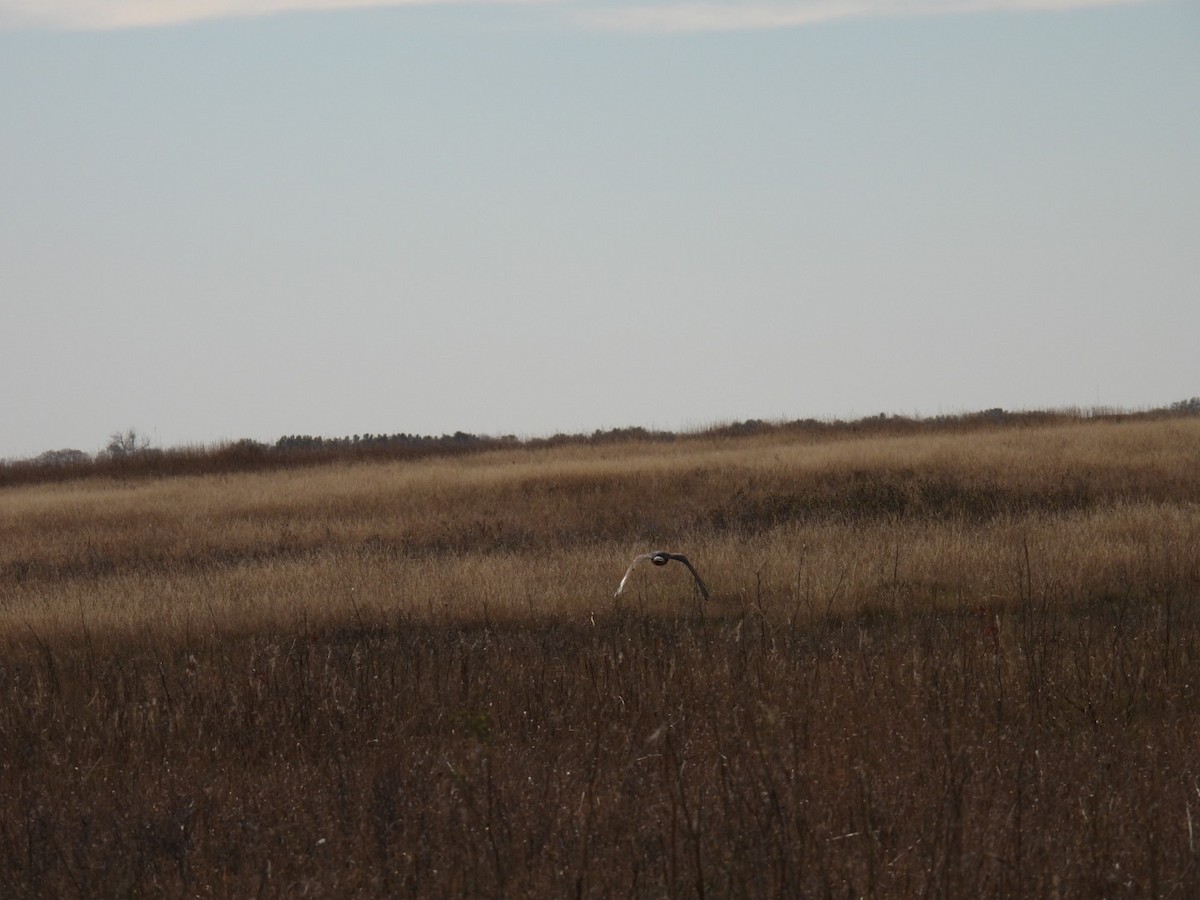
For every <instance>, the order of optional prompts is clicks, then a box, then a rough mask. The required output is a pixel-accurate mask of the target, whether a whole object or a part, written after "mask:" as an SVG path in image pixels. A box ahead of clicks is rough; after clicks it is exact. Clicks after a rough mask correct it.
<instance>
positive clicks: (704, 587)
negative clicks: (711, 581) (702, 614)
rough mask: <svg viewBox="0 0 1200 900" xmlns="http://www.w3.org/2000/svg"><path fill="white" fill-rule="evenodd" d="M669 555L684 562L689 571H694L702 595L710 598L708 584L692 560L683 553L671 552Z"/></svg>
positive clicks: (693, 575)
mask: <svg viewBox="0 0 1200 900" xmlns="http://www.w3.org/2000/svg"><path fill="white" fill-rule="evenodd" d="M667 555H668V556H669V557H670V558H671V559H674V560H678V561H679V562H681V563H683V564H684V565H685V566H687V567H688V571H689V572H691V573H692V577H693V578H695V579H696V584H697V585H699V587H700V594H701V596H703V597H704V599H705V600H707V599H708V585H707V584H705V583H704V579H703V578H701V577H700V573H699V572H697V571H696V567H695V566H693V565H692V563H691V561H690V560H689V559H688V558H687V557H686V556H684V555H683V554H682V553H669V554H667Z"/></svg>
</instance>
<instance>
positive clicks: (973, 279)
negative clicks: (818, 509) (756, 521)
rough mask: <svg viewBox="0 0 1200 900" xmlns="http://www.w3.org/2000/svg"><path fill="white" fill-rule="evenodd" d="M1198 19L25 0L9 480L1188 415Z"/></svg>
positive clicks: (3, 373) (2, 101) (0, 42)
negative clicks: (257, 455) (483, 440)
mask: <svg viewBox="0 0 1200 900" xmlns="http://www.w3.org/2000/svg"><path fill="white" fill-rule="evenodd" d="M1198 348H1200V2H1196V0H1186V2H1179V0H1143V2H1137V0H1131V2H1113V0H773V2H761V3H729V2H705V3H693V2H686V0H685V2H648V0H617V2H603V0H525V2H504V0H493V2H474V3H463V2H456V0H441V2H427V3H420V2H388V0H374V2H370V0H362V2H355V0H93V2H88V0H0V458H10V459H15V458H25V457H30V456H35V455H37V454H38V453H40V452H42V451H45V450H50V449H61V448H75V449H81V450H84V451H86V452H89V453H91V452H95V451H97V450H99V449H101V448H102V447H103V446H104V445H105V444H106V443H107V439H108V436H109V435H110V434H112V433H113V432H116V431H121V430H125V429H128V428H134V429H136V430H137V431H138V432H140V433H142V434H143V435H145V436H147V437H149V438H150V439H151V440H152V441H153V443H154V444H155V445H156V446H161V447H171V446H181V445H194V444H215V443H220V442H223V441H230V440H237V439H241V438H252V439H256V440H262V441H267V442H273V441H274V440H275V439H277V438H278V437H280V436H282V435H289V434H312V435H325V436H341V435H352V434H362V433H375V434H379V433H396V432H406V433H419V434H435V435H436V434H443V433H453V432H455V431H466V432H471V433H475V434H484V435H509V434H512V435H517V436H520V437H528V436H537V435H546V434H553V433H557V432H569V433H576V432H590V431H592V430H595V429H608V428H616V427H628V426H642V427H647V428H662V429H672V430H675V429H695V428H704V427H708V426H711V425H714V424H719V423H725V422H731V421H740V420H743V419H748V418H759V419H769V420H775V419H797V418H809V417H812V418H858V417H861V416H868V415H875V414H878V413H887V414H896V415H908V416H913V415H915V416H935V415H941V414H956V413H961V412H970V411H976V410H981V409H989V408H993V407H1003V408H1005V409H1012V410H1022V409H1046V408H1061V407H1078V408H1084V409H1090V408H1093V407H1117V408H1122V409H1143V408H1147V407H1156V406H1163V405H1168V404H1170V403H1172V402H1174V401H1178V400H1183V399H1187V398H1190V397H1194V396H1197V395H1200V349H1198Z"/></svg>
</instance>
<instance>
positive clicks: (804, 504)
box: [0, 419, 1200, 638]
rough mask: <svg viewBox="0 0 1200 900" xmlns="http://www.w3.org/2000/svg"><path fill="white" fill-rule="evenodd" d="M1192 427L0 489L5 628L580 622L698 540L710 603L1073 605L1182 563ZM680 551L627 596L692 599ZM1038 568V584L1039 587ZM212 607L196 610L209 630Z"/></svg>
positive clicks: (570, 450)
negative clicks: (1020, 587) (667, 553)
mask: <svg viewBox="0 0 1200 900" xmlns="http://www.w3.org/2000/svg"><path fill="white" fill-rule="evenodd" d="M1197 448H1200V422H1198V421H1197V420H1195V419H1179V420H1168V421H1157V422H1135V423H1126V424H1112V423H1092V424H1086V423H1076V424H1070V425H1065V426H1055V427H1047V428H1040V429H997V430H992V431H979V432H974V433H967V434H960V435H933V436H928V437H917V436H906V437H896V438H886V437H871V438H867V439H860V440H855V439H840V440H834V441H824V442H822V441H813V440H794V439H788V438H787V437H786V436H780V435H770V436H759V437H751V438H743V439H724V440H713V441H709V442H700V443H698V442H687V443H680V444H669V443H668V444H652V445H646V444H628V445H620V446H609V447H600V448H588V447H563V448H557V449H552V450H539V451H520V450H512V451H500V452H496V453H489V454H482V455H478V456H471V457H463V458H457V459H452V460H424V461H418V462H411V463H390V464H360V465H346V466H336V467H330V468H323V469H313V470H306V471H297V470H292V471H284V472H274V473H268V474H242V475H224V476H213V477H180V478H174V479H164V480H159V481H138V482H129V483H120V482H112V481H84V482H78V483H74V484H67V485H48V486H40V487H27V488H16V489H12V490H9V491H6V492H4V493H3V494H0V573H2V577H3V581H2V582H0V583H2V584H3V585H4V600H3V602H2V604H0V636H7V637H9V638H12V637H17V638H20V637H21V636H22V635H24V634H27V633H28V632H29V631H30V630H32V631H33V632H35V633H37V634H39V635H51V634H68V633H70V632H72V631H73V630H78V629H79V628H81V627H87V628H90V629H92V631H93V634H95V633H121V632H126V633H141V632H144V631H145V630H146V629H147V628H150V629H151V630H152V631H154V632H155V633H156V634H160V635H161V634H165V633H173V632H179V631H180V630H185V631H186V630H187V629H188V628H192V629H194V628H197V627H205V628H208V627H215V628H218V629H220V630H228V631H231V632H246V631H254V630H256V629H258V628H261V627H264V626H267V625H271V626H275V627H284V626H288V627H290V626H294V625H296V624H297V623H298V622H300V621H310V622H312V621H320V622H331V621H337V620H342V621H356V622H361V621H368V620H369V621H392V620H395V619H396V618H397V617H398V616H399V617H402V618H406V619H412V618H413V617H416V618H423V619H426V620H432V619H437V618H441V617H445V616H449V617H452V618H454V619H457V620H466V619H471V618H474V617H479V616H481V615H484V614H486V615H489V616H492V617H496V616H500V617H504V618H510V619H511V618H513V617H517V618H519V617H521V616H523V615H527V614H529V613H534V614H537V615H541V616H545V615H553V616H566V617H578V618H586V617H588V616H590V615H591V614H593V613H596V612H604V611H607V610H610V609H611V608H612V606H613V602H612V599H611V593H612V590H613V589H614V588H615V585H616V582H617V581H618V580H619V578H620V575H621V574H622V572H623V571H624V566H625V564H626V563H627V561H628V560H629V559H630V558H631V557H632V556H633V555H634V554H635V553H637V552H642V551H644V550H646V549H649V548H654V547H657V546H659V545H664V546H668V547H669V548H673V549H681V550H684V551H686V552H688V553H689V554H691V555H692V557H693V559H694V560H695V561H696V563H697V564H698V565H699V566H700V567H701V569H702V572H703V574H704V576H705V578H706V579H707V580H708V581H709V582H710V584H711V585H712V586H713V587H714V589H715V590H716V593H717V597H718V601H719V602H718V603H716V604H713V606H714V607H715V608H717V609H720V610H723V611H728V609H729V608H738V604H748V603H753V604H754V605H755V606H754V608H755V609H756V610H757V611H759V612H761V613H762V614H764V615H768V616H770V617H773V618H779V617H788V618H789V619H790V618H793V617H795V616H796V615H797V614H798V613H800V614H803V615H806V616H811V615H813V614H815V613H817V612H820V613H823V614H827V613H830V612H837V613H839V614H845V613H848V612H852V611H854V610H856V609H858V608H861V607H862V606H863V605H867V604H871V603H881V602H885V601H886V602H888V603H890V604H893V605H895V604H912V603H923V602H927V601H935V600H936V601H938V602H939V603H942V604H946V603H968V604H969V603H985V602H986V603H994V602H998V601H1015V600H1018V599H1020V596H1021V595H1020V594H1018V593H1016V592H1015V591H1014V585H1015V584H1016V583H1017V581H1018V580H1019V577H1022V576H1021V573H1022V572H1023V571H1024V568H1025V566H1026V565H1027V560H1026V555H1027V553H1028V557H1029V558H1028V564H1029V565H1031V566H1033V567H1034V569H1035V570H1036V574H1037V577H1039V578H1041V579H1045V580H1047V581H1048V582H1052V587H1053V589H1054V590H1055V591H1056V592H1057V593H1058V594H1059V595H1060V596H1061V597H1062V598H1064V599H1073V598H1080V597H1084V596H1088V595H1091V594H1095V593H1097V592H1101V593H1102V592H1105V591H1109V592H1111V591H1119V590H1128V589H1131V588H1132V587H1135V586H1139V585H1148V584H1152V583H1160V586H1161V587H1163V588H1164V589H1165V588H1166V586H1167V585H1186V584H1188V583H1189V579H1191V578H1193V577H1194V575H1195V572H1196V569H1195V562H1194V556H1195V554H1194V552H1193V550H1192V548H1194V547H1195V546H1197V536H1198V535H1197V532H1198V530H1200V513H1198V512H1197V510H1198V509H1200V507H1198V506H1197V500H1198V499H1200V457H1198V453H1200V451H1198V450H1197ZM688 585H689V582H688V579H687V577H686V573H685V572H682V570H680V571H676V570H675V567H669V568H667V569H665V570H662V571H658V570H650V571H647V572H644V573H643V572H638V573H637V577H636V578H635V580H634V582H633V590H632V592H631V593H630V595H629V597H628V599H627V603H635V604H636V603H639V602H649V603H652V604H660V605H664V606H666V607H668V608H669V607H670V606H671V605H680V604H685V601H688V600H689V598H690V597H691V593H690V590H689V587H688ZM1049 586H1051V585H1049V584H1048V587H1049ZM201 623H203V624H201Z"/></svg>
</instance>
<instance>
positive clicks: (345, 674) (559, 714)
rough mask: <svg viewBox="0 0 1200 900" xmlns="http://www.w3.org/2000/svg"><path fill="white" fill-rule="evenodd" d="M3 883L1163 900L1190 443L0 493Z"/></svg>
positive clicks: (609, 463) (515, 458)
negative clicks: (636, 562)
mask: <svg viewBox="0 0 1200 900" xmlns="http://www.w3.org/2000/svg"><path fill="white" fill-rule="evenodd" d="M652 549H668V550H676V551H680V552H684V553H686V554H687V555H688V556H689V558H690V559H691V560H692V561H693V562H694V563H695V564H696V566H697V568H698V569H699V571H700V573H701V574H702V575H703V577H704V579H705V581H706V582H707V583H708V584H709V586H710V587H711V588H712V591H713V597H712V599H711V600H709V601H707V602H705V601H703V600H702V599H701V598H700V597H699V595H698V593H697V592H696V590H695V588H694V585H693V582H692V580H691V576H690V575H689V574H688V572H687V570H686V569H684V568H683V567H681V566H679V565H678V564H671V565H668V566H666V567H664V568H662V569H658V568H654V567H651V566H648V565H647V566H643V567H641V568H639V569H637V570H636V571H635V572H634V575H633V576H632V577H631V584H630V586H629V587H628V588H627V590H626V591H625V593H624V594H623V595H622V596H621V597H620V598H615V597H614V596H613V592H614V590H615V588H616V586H617V583H618V581H619V580H620V578H621V576H622V574H623V573H624V571H625V568H626V566H627V565H628V563H629V561H630V560H631V559H632V558H633V557H634V556H635V555H636V554H639V553H642V552H645V551H647V550H652ZM0 885H5V886H6V887H5V889H4V892H3V896H6V897H7V896H11V897H66V896H86V897H97V896H181V897H182V896H187V897H192V896H195V897H248V896H262V897H294V896H301V895H304V896H318V897H355V896H363V897H366V896H413V897H461V896H489V897H496V896H546V897H558V896H573V897H585V896H586V897H614V896H621V897H626V896H631V897H633V896H641V897H677V896H697V897H714V896H719V897H744V896H796V897H813V896H821V897H860V896H862V897H865V896H872V897H913V896H921V897H948V898H951V897H1016V896H1037V897H1049V896H1062V897H1084V896H1089V897H1090V896H1098V897H1100V896H1103V897H1118V896H1131V897H1196V896H1200V417H1196V416H1183V415H1181V416H1173V417H1172V416H1163V417H1158V418H1154V419H1143V418H1136V417H1131V418H1129V419H1121V418H1119V417H1117V418H1109V419H1106V420H1103V421H1091V420H1087V419H1078V420H1070V421H1056V422H1051V423H1047V424H1040V425H1029V424H1007V425H1005V424H992V425H987V424H980V425H978V427H973V428H964V429H954V430H944V429H943V430H939V429H934V428H930V429H929V430H927V431H924V430H919V429H918V430H916V431H910V432H906V433H903V434H887V433H872V432H865V433H861V434H854V433H845V434H824V433H815V434H803V433H793V432H785V431H767V432H765V433H759V434H750V435H744V436H737V435H719V436H718V435H694V436H690V437H686V438H683V439H680V440H676V441H669V442H647V441H636V440H631V441H627V442H614V443H607V444H603V445H562V446H540V447H524V446H513V447H507V448H501V449H495V450H490V451H487V452H480V453H470V454H459V455H455V456H453V457H446V458H441V457H436V456H433V457H429V458H423V459H412V460H405V461H396V462H386V461H373V462H360V463H353V464H351V463H344V464H330V465H325V466H319V467H310V468H293V469H284V470H278V471H257V472H243V473H237V472H232V473H223V474H213V475H187V476H179V477H154V478H130V479H121V478H113V477H93V478H82V479H77V480H69V481H62V482H58V483H43V484H27V485H16V486H11V487H6V488H4V489H2V490H0Z"/></svg>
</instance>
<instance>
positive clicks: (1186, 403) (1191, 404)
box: [1171, 397, 1200, 413]
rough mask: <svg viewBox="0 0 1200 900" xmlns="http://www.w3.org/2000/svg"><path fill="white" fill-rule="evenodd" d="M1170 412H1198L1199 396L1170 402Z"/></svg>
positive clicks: (1199, 405) (1199, 410) (1199, 411)
mask: <svg viewBox="0 0 1200 900" xmlns="http://www.w3.org/2000/svg"><path fill="white" fill-rule="evenodd" d="M1171 411H1172V412H1184V413H1200V397H1193V398H1192V399H1190V400H1178V401H1176V402H1175V403H1172V404H1171Z"/></svg>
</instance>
